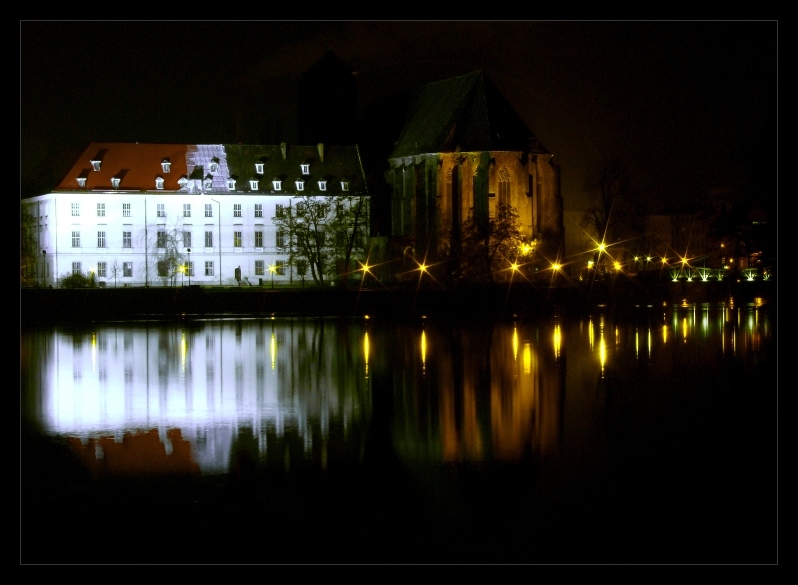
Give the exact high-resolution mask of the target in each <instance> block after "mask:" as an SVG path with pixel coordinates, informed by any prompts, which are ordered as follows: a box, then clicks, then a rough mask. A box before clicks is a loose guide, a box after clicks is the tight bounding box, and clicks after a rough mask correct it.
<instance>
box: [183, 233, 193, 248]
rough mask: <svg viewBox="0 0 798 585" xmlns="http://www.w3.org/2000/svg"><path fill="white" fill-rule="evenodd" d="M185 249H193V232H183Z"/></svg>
mask: <svg viewBox="0 0 798 585" xmlns="http://www.w3.org/2000/svg"><path fill="white" fill-rule="evenodd" d="M183 247H184V248H190V247H191V232H183Z"/></svg>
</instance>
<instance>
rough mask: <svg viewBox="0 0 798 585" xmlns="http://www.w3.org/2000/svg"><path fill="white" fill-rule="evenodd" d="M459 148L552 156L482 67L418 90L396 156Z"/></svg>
mask: <svg viewBox="0 0 798 585" xmlns="http://www.w3.org/2000/svg"><path fill="white" fill-rule="evenodd" d="M458 149H459V150H461V151H464V152H478V151H522V152H530V153H536V154H550V153H549V151H548V150H547V149H546V148H545V147H544V146H543V145H542V144H541V143H540V141H539V140H538V139H537V138H536V137H535V135H534V134H533V133H532V131H531V130H530V129H529V127H527V125H526V124H525V123H524V122H523V120H521V118H520V117H519V116H518V114H517V113H516V111H515V110H514V109H513V107H512V106H511V105H510V104H509V103H508V102H507V100H506V99H505V98H504V96H503V95H502V94H501V93H500V92H499V90H498V89H497V88H496V87H495V86H494V85H493V83H492V82H491V81H490V80H489V79H488V78H487V77H485V75H484V74H483V73H482V72H481V71H476V72H474V73H469V74H466V75H461V76H459V77H453V78H451V79H446V80H443V81H438V82H436V83H430V84H428V85H425V86H424V87H422V88H420V89H418V90H417V91H415V92H414V93H413V95H412V96H411V98H410V108H409V110H408V117H407V120H406V122H405V125H404V128H403V130H402V133H401V134H400V137H399V140H398V141H397V143H396V147H395V148H394V151H393V153H392V154H391V157H390V158H399V157H404V156H411V155H415V154H425V153H432V152H455V151H456V150H458Z"/></svg>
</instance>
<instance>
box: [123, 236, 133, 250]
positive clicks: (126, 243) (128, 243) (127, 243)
mask: <svg viewBox="0 0 798 585" xmlns="http://www.w3.org/2000/svg"><path fill="white" fill-rule="evenodd" d="M132 235H133V232H122V247H123V248H132V247H133V238H132Z"/></svg>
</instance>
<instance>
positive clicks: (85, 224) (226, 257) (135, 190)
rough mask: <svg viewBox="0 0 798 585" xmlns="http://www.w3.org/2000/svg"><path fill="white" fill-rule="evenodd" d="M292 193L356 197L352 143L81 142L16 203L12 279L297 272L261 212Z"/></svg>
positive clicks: (358, 178)
mask: <svg viewBox="0 0 798 585" xmlns="http://www.w3.org/2000/svg"><path fill="white" fill-rule="evenodd" d="M300 196H304V197H307V196H310V197H313V198H314V199H315V198H318V199H323V200H327V201H334V200H337V201H338V202H340V203H341V204H343V205H351V204H352V203H353V202H355V201H362V199H361V198H363V197H365V196H366V189H365V180H364V176H363V172H362V167H361V165H360V156H359V152H358V149H357V147H356V146H325V145H323V144H319V145H317V146H290V147H289V146H288V145H286V144H279V145H268V146H263V145H235V144H233V145H230V144H210V145H191V144H140V143H117V142H93V143H92V144H90V145H89V147H88V148H87V149H86V150H85V151H84V153H83V154H82V155H81V156H80V158H79V159H78V160H77V161H76V162H75V164H74V166H73V167H72V168H71V170H70V171H69V172H68V173H67V175H66V176H65V177H64V179H63V180H62V181H61V183H60V184H59V185H58V186H57V187H56V188H55V189H54V190H53V191H52V192H51V193H48V194H45V195H40V196H36V197H32V198H29V199H25V200H23V201H22V234H21V235H22V250H21V264H22V270H21V276H22V280H23V285H30V286H58V284H59V282H60V280H61V279H62V278H63V277H64V276H67V275H69V274H73V273H76V272H79V273H82V274H85V275H91V274H93V275H94V277H95V278H96V280H97V282H98V285H99V286H169V285H174V284H178V285H179V284H189V281H190V283H191V284H201V285H237V284H239V282H240V283H241V284H243V285H247V284H250V285H258V284H264V283H265V282H266V281H267V279H268V280H269V281H270V282H271V280H272V279H273V281H274V282H275V283H278V284H279V283H282V282H289V281H295V280H299V279H302V278H304V276H305V274H303V271H304V270H306V268H305V267H304V266H303V265H302V263H301V262H295V263H294V264H292V265H290V266H289V256H288V255H287V254H286V253H285V250H283V251H282V253H281V250H280V249H279V247H280V245H281V244H282V243H283V242H282V241H281V240H282V239H283V238H284V237H285V234H284V233H282V232H281V231H280V230H279V229H278V228H277V227H276V226H275V224H274V222H273V218H274V217H276V216H280V214H281V213H283V211H284V210H285V209H286V208H288V207H289V206H291V205H292V204H295V203H296V198H297V197H300ZM292 202H293V203H292ZM365 203H366V205H365V209H368V200H367V199H366V200H365ZM333 212H334V211H331V213H333ZM361 229H362V230H363V234H362V235H363V236H365V238H366V239H367V237H368V215H366V219H365V221H364V222H363V223H362V228H361ZM270 267H271V270H270ZM175 268H177V269H178V271H177V272H176V271H175ZM239 278H240V281H239Z"/></svg>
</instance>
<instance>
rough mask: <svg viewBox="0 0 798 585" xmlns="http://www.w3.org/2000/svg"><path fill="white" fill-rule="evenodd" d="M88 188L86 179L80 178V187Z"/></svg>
mask: <svg viewBox="0 0 798 585" xmlns="http://www.w3.org/2000/svg"><path fill="white" fill-rule="evenodd" d="M85 186H86V177H78V187H85Z"/></svg>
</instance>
